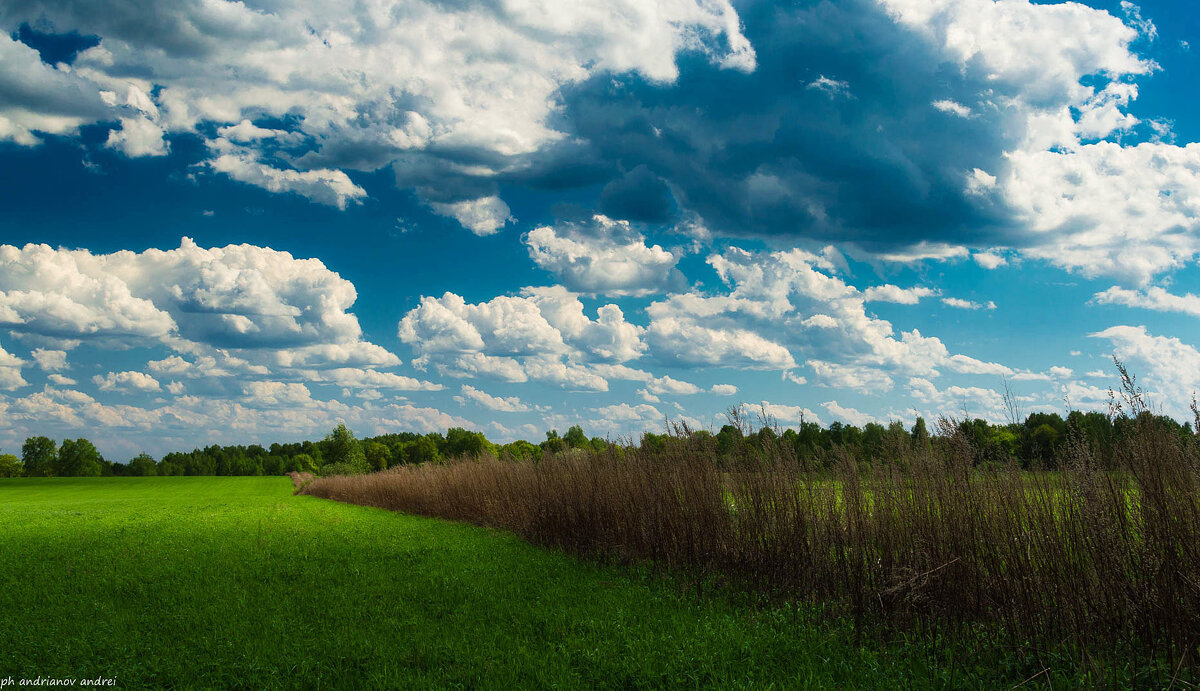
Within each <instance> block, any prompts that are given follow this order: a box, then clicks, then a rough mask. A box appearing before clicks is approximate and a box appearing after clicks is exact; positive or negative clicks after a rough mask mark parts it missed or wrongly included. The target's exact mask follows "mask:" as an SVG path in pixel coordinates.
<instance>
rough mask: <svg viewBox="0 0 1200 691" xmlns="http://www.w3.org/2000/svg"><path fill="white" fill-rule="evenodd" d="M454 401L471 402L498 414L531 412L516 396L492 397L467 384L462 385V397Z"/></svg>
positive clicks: (457, 397)
mask: <svg viewBox="0 0 1200 691" xmlns="http://www.w3.org/2000/svg"><path fill="white" fill-rule="evenodd" d="M455 400H457V401H459V403H465V401H467V400H471V401H474V402H475V403H477V404H479V405H481V406H483V407H484V408H487V409H488V410H494V411H496V412H500V413H527V412H529V411H530V410H531V409H530V407H529V406H528V405H526V404H525V403H522V402H521V399H520V398H517V397H516V396H510V397H508V398H503V397H500V396H493V395H491V394H489V393H487V392H485V391H480V390H479V389H476V388H475V387H473V386H469V385H467V384H463V387H462V396H456V397H455Z"/></svg>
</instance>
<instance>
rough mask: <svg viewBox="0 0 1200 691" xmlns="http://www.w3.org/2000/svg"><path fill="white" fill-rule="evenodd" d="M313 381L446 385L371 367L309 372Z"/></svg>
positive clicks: (416, 387)
mask: <svg viewBox="0 0 1200 691" xmlns="http://www.w3.org/2000/svg"><path fill="white" fill-rule="evenodd" d="M307 374H308V377H309V378H310V379H312V380H313V381H322V382H330V383H333V384H337V385H338V386H344V387H348V388H351V389H393V390H396V391H441V390H442V389H444V388H445V387H444V386H442V385H441V384H433V383H431V382H427V381H421V380H419V379H413V378H412V377H406V376H404V375H401V374H394V373H392V372H379V371H377V370H371V369H359V368H353V367H337V368H334V369H330V370H325V371H321V372H310V373H307Z"/></svg>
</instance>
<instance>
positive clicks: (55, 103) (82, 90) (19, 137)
mask: <svg viewBox="0 0 1200 691" xmlns="http://www.w3.org/2000/svg"><path fill="white" fill-rule="evenodd" d="M34 19H36V17H35V18H34ZM10 28H15V25H12V26H10ZM0 63H3V64H4V71H3V73H0V141H11V142H15V143H16V144H19V145H22V146H36V145H37V144H40V143H41V141H42V138H41V136H39V135H45V134H57V135H65V134H72V133H74V132H76V131H77V130H78V129H79V127H80V126H81V125H84V124H87V123H89V122H94V121H96V120H99V119H101V118H104V117H106V114H107V113H108V112H109V108H108V106H107V105H106V104H105V103H104V101H103V99H102V98H101V97H100V93H99V90H98V89H97V88H96V87H95V85H93V84H90V83H88V81H87V80H85V79H83V78H81V77H80V76H79V75H78V74H76V73H74V72H73V71H72V70H70V69H63V68H60V67H57V66H52V65H47V64H46V63H44V62H43V61H42V59H41V57H40V56H39V55H38V53H37V51H36V50H34V49H33V48H30V47H29V46H26V45H25V44H23V43H21V42H19V41H17V40H16V39H15V38H14V37H12V36H10V32H9V31H4V32H0Z"/></svg>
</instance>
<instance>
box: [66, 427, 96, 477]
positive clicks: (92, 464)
mask: <svg viewBox="0 0 1200 691" xmlns="http://www.w3.org/2000/svg"><path fill="white" fill-rule="evenodd" d="M103 464H104V459H103V458H101V456H100V452H99V451H97V450H96V447H95V446H94V445H93V444H92V442H90V441H88V440H87V439H84V438H82V437H80V438H79V439H63V443H62V446H61V447H60V448H59V449H58V463H57V464H56V465H55V468H54V474H55V475H57V476H59V477H100V473H101V471H102V469H103Z"/></svg>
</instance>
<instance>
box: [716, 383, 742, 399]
mask: <svg viewBox="0 0 1200 691" xmlns="http://www.w3.org/2000/svg"><path fill="white" fill-rule="evenodd" d="M709 391H711V392H712V393H714V394H716V395H718V396H736V395H737V392H738V387H736V386H734V385H733V384H713V386H712V388H711V389H709Z"/></svg>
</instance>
